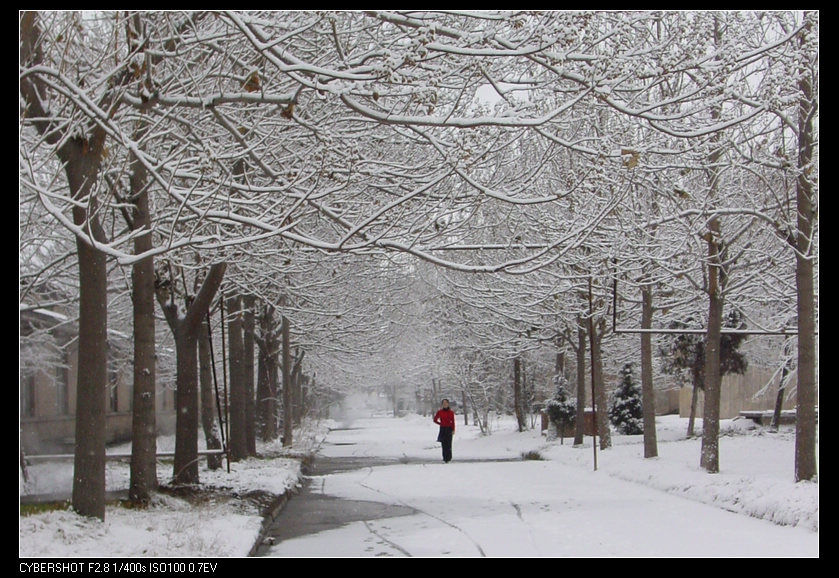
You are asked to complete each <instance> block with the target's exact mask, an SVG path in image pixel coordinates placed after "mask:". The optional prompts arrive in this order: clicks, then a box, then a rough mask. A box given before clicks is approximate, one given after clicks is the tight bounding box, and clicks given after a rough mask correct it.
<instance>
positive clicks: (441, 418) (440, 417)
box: [434, 408, 454, 433]
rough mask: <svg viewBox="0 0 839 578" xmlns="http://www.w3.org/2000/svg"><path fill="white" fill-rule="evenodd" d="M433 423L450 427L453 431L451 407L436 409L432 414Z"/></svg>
mask: <svg viewBox="0 0 839 578" xmlns="http://www.w3.org/2000/svg"><path fill="white" fill-rule="evenodd" d="M434 423H436V424H437V425H439V426H440V427H450V428H452V433H454V412H453V411H452V410H451V408H448V409H440V410H438V411H437V413H435V414H434Z"/></svg>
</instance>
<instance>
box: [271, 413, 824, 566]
mask: <svg viewBox="0 0 839 578" xmlns="http://www.w3.org/2000/svg"><path fill="white" fill-rule="evenodd" d="M462 429H463V430H464V433H463V434H460V432H458V435H456V436H455V444H454V456H455V459H454V461H453V462H452V463H450V464H443V463H442V462H437V460H438V459H439V451H440V450H439V445H438V444H436V443H434V437H435V435H436V431H435V430H434V427H433V426H432V425H431V424H430V423H425V422H423V421H421V420H399V419H394V418H386V417H379V418H372V417H367V418H365V419H360V420H356V421H355V422H354V423H353V428H352V429H339V430H334V431H332V432H331V433H330V435H329V436H328V438H327V440H326V443H325V444H324V446H323V448H322V450H321V455H324V456H329V457H341V456H347V457H355V458H358V457H361V456H367V457H377V458H382V457H389V458H394V459H395V460H401V462H403V463H395V464H394V465H387V466H375V467H367V468H363V469H360V470H356V471H352V472H347V473H337V474H329V475H324V476H317V477H315V478H314V479H313V480H312V484H313V488H314V491H316V492H320V493H322V494H324V495H329V496H335V497H338V498H343V499H349V500H367V501H373V502H381V503H389V504H397V505H401V506H406V507H408V508H410V509H411V511H412V512H414V513H413V514H411V515H403V516H399V517H393V518H384V519H375V520H364V521H357V522H351V523H349V524H347V525H345V526H342V527H340V528H337V529H333V530H328V531H323V532H319V533H317V534H310V535H307V536H302V537H298V538H293V539H289V540H286V541H284V542H281V543H279V544H276V545H275V546H273V547H272V548H271V550H270V552H269V553H268V555H269V556H364V557H371V556H441V555H448V556H490V557H505V556H509V557H513V556H515V557H523V556H528V557H550V556H657V557H662V556H672V557H682V556H690V557H693V556H720V557H722V556H745V557H770V556H818V555H819V535H818V532H813V531H808V530H806V529H803V528H793V527H784V526H779V525H775V524H772V523H771V522H768V521H765V520H759V519H756V518H751V517H748V516H746V515H742V514H736V513H732V512H727V511H725V510H723V509H720V508H718V507H715V506H711V505H706V504H703V503H700V502H697V501H694V500H691V499H687V498H684V497H680V496H677V495H673V494H670V493H666V492H663V491H661V490H659V489H655V488H652V487H648V486H646V485H644V484H638V483H633V482H628V481H623V480H620V479H617V478H616V477H614V476H610V475H608V474H607V473H605V472H603V471H594V470H593V468H590V469H586V468H583V467H580V466H579V465H573V464H567V463H562V462H560V461H556V460H521V459H516V460H514V461H497V460H505V459H507V460H509V459H510V458H520V457H521V455H522V452H521V449H522V448H521V446H520V445H519V443H518V442H520V441H521V440H522V439H525V440H527V439H529V441H530V444H531V445H532V444H533V441H534V440H533V438H532V437H530V438H528V437H527V436H526V435H524V434H519V435H517V436H511V437H507V438H504V437H498V436H490V437H480V436H477V435H475V434H474V429H471V430H470V429H468V428H462ZM462 438H465V439H462ZM501 440H505V441H501ZM536 441H538V440H536ZM573 451H585V450H579V449H578V450H573ZM588 451H589V453H591V447H590V446H589V450H588ZM603 459H607V458H603ZM473 460H496V461H473Z"/></svg>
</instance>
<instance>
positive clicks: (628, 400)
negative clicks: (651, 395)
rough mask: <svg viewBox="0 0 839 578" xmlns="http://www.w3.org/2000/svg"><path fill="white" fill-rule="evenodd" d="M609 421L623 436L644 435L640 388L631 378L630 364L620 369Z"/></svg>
mask: <svg viewBox="0 0 839 578" xmlns="http://www.w3.org/2000/svg"><path fill="white" fill-rule="evenodd" d="M609 420H610V421H611V422H612V425H614V426H615V427H616V428H617V430H618V431H619V432H620V433H622V434H624V435H636V434H641V433H644V412H643V407H642V405H641V388H640V387H639V386H638V385H637V384H636V383H635V380H634V379H633V377H632V364H631V363H627V364H626V365H624V366H623V368H622V369H621V379H620V381H619V382H618V387H617V389H615V392H614V394H612V403H611V404H610V407H609Z"/></svg>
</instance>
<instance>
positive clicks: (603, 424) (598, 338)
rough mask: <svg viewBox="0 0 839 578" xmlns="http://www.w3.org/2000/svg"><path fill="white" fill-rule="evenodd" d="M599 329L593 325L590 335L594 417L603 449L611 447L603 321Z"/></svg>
mask: <svg viewBox="0 0 839 578" xmlns="http://www.w3.org/2000/svg"><path fill="white" fill-rule="evenodd" d="M598 325H600V330H599V331H598V330H597V327H596V326H595V331H594V334H593V335H592V340H591V341H592V359H593V362H592V363H593V364H594V371H593V376H594V391H595V395H596V396H597V411H596V412H595V417H596V421H597V435H598V436H600V449H601V450H605V449H607V448H610V447H612V434H611V431H610V430H609V411H608V407H609V397H608V395H606V384H605V383H603V354H602V351H601V347H600V345H601V342H602V340H603V323H602V320H601V322H600V323H598Z"/></svg>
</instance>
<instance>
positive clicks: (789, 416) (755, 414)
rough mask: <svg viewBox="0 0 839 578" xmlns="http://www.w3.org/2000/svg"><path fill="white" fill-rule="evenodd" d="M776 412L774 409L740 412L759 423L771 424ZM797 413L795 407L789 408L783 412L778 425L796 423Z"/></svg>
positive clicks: (742, 415)
mask: <svg viewBox="0 0 839 578" xmlns="http://www.w3.org/2000/svg"><path fill="white" fill-rule="evenodd" d="M774 414H775V412H774V411H771V410H766V411H741V412H740V413H739V416H740V417H744V418H747V419H750V420H752V421H753V422H755V423H756V424H757V425H769V424H771V423H772V416H773V415H774ZM795 414H796V411H795V410H794V409H788V410H784V411H782V412H781V419H780V420H779V422H778V425H785V424H794V423H795Z"/></svg>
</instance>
